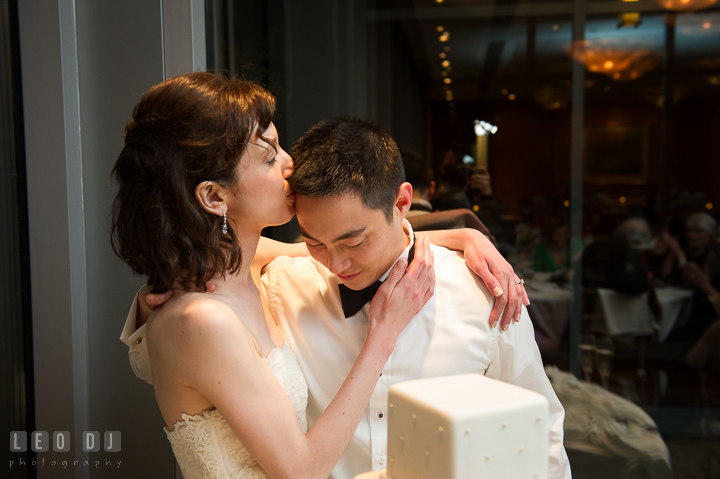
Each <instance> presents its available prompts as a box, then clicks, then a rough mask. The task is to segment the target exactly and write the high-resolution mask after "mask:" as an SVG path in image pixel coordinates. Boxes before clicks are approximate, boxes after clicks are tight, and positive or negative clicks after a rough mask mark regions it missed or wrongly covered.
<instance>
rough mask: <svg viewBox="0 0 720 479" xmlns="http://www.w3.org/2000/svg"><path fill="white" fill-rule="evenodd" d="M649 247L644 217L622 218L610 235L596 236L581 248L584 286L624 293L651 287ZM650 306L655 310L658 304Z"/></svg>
mask: <svg viewBox="0 0 720 479" xmlns="http://www.w3.org/2000/svg"><path fill="white" fill-rule="evenodd" d="M651 247H652V232H651V230H650V226H649V225H648V223H647V221H646V220H644V219H642V218H627V219H625V220H624V221H622V222H621V223H620V224H619V225H618V226H617V227H616V228H615V231H614V232H613V234H612V236H610V237H609V238H599V239H597V240H596V241H595V242H593V243H592V244H591V245H589V246H588V247H587V248H586V249H585V251H584V252H583V286H587V287H592V288H608V289H612V290H615V291H618V292H621V293H625V294H641V293H644V292H646V291H648V290H650V287H651V283H650V275H649V270H648V269H647V266H646V263H647V261H646V259H645V254H646V253H647V252H648V251H649V250H650V248H651ZM653 306H654V305H653ZM652 309H653V310H654V312H655V311H657V308H654V307H653V308H652Z"/></svg>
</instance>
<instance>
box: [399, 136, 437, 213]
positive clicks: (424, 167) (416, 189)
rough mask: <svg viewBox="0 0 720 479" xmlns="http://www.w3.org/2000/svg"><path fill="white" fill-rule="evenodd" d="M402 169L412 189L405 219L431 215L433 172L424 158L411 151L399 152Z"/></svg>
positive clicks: (433, 188) (433, 184) (403, 150)
mask: <svg viewBox="0 0 720 479" xmlns="http://www.w3.org/2000/svg"><path fill="white" fill-rule="evenodd" d="M400 156H402V162H403V167H404V168H405V181H407V182H408V183H410V184H411V185H412V187H413V193H412V204H411V205H410V211H409V212H408V214H407V216H406V218H412V217H413V216H416V215H419V214H423V213H432V212H433V211H435V209H434V208H433V206H432V204H431V203H430V200H432V197H433V195H434V194H435V182H434V181H433V172H432V170H431V169H430V167H429V166H428V164H427V161H425V158H423V157H422V156H420V155H419V154H418V153H416V152H414V151H411V150H405V149H402V150H400Z"/></svg>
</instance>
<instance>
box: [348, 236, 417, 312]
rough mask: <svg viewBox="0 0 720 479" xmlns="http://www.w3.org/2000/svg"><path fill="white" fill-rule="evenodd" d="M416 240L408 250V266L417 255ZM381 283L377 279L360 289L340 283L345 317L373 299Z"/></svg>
mask: <svg viewBox="0 0 720 479" xmlns="http://www.w3.org/2000/svg"><path fill="white" fill-rule="evenodd" d="M414 240H415V238H414V237H413V245H412V247H411V248H410V251H409V252H408V267H409V266H410V263H412V260H413V258H414V257H415V241H414ZM381 284H382V281H380V280H377V281H375V282H374V283H373V284H371V285H370V286H368V287H367V288H363V289H361V290H358V291H356V290H354V289H350V288H348V287H347V286H345V285H344V284H339V285H338V288H339V289H340V301H341V302H342V309H343V313H345V317H346V318H349V317H350V316H354V315H355V314H357V312H358V311H360V310H361V309H362V307H363V306H365V304H366V303H368V302H369V301H372V299H373V297H375V293H377V290H378V289H379V288H380V285H381Z"/></svg>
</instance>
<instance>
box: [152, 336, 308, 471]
mask: <svg viewBox="0 0 720 479" xmlns="http://www.w3.org/2000/svg"><path fill="white" fill-rule="evenodd" d="M265 362H266V363H267V365H268V366H269V367H270V369H271V370H272V372H273V374H275V376H276V377H277V379H278V381H280V384H281V385H282V387H283V389H284V390H285V393H286V394H287V395H288V398H290V402H291V403H292V406H293V409H295V415H296V416H297V419H298V422H299V423H300V427H301V428H302V430H303V432H307V420H306V418H305V408H306V406H307V399H308V390H307V383H306V382H305V376H304V375H303V373H302V370H301V369H300V364H298V361H297V358H296V357H295V354H294V353H293V352H292V350H291V349H290V346H288V344H287V343H285V344H284V347H283V348H282V349H281V348H275V349H273V350H272V351H271V352H270V354H269V355H268V357H267V358H266V359H265ZM165 432H166V433H167V437H168V439H169V440H170V444H171V445H172V448H173V452H174V453H175V457H176V458H177V461H178V463H179V464H180V468H181V469H182V473H183V476H184V478H185V479H267V477H268V475H267V474H266V473H265V471H263V470H262V468H261V467H260V465H259V464H258V463H257V462H256V461H255V459H253V457H252V456H251V455H250V453H249V452H248V450H247V449H245V446H243V444H242V443H241V442H240V440H239V439H238V438H237V436H236V435H235V433H233V432H232V430H231V429H230V426H228V424H227V422H225V419H224V418H223V417H222V415H221V414H220V413H219V412H218V411H217V410H216V409H213V410H210V411H205V412H203V413H202V414H199V415H196V416H188V415H187V414H183V420H182V421H178V422H177V423H176V424H175V427H174V430H172V431H169V430H168V429H167V428H165Z"/></svg>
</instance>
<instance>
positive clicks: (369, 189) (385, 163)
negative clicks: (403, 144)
mask: <svg viewBox="0 0 720 479" xmlns="http://www.w3.org/2000/svg"><path fill="white" fill-rule="evenodd" d="M291 156H292V157H293V161H294V163H295V172H294V173H293V174H292V176H291V177H290V178H289V179H288V181H289V182H290V187H291V188H292V189H293V190H294V191H295V192H296V193H297V194H299V195H304V196H308V197H311V198H325V197H331V196H339V195H343V194H345V193H354V194H357V195H359V196H360V198H361V199H362V202H363V204H364V205H365V206H366V207H368V208H370V209H381V210H382V211H383V213H385V217H386V218H387V220H388V222H391V221H392V218H393V214H392V211H393V206H394V205H395V197H396V195H397V191H398V188H400V185H401V184H402V183H403V181H405V170H404V169H403V164H402V158H401V157H400V151H399V150H398V147H397V145H396V144H395V142H394V141H393V139H392V138H391V137H390V135H388V134H387V132H386V131H385V130H383V129H382V128H380V127H379V126H377V125H375V124H373V123H370V122H369V121H364V120H359V119H356V118H335V119H332V120H323V121H321V122H320V123H318V124H317V125H315V126H314V127H312V128H311V129H310V131H308V132H307V133H305V134H304V135H303V136H302V138H300V139H299V140H298V141H297V142H295V145H293V148H292V152H291Z"/></svg>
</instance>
